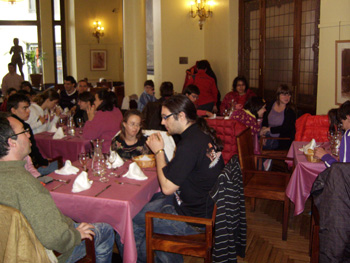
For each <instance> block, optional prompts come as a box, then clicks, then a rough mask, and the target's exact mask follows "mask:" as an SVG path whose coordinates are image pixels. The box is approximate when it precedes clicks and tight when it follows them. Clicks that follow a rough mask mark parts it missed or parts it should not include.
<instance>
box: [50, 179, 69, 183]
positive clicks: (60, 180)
mask: <svg viewBox="0 0 350 263" xmlns="http://www.w3.org/2000/svg"><path fill="white" fill-rule="evenodd" d="M52 180H54V181H58V182H62V183H67V181H66V180H62V179H55V178H52Z"/></svg>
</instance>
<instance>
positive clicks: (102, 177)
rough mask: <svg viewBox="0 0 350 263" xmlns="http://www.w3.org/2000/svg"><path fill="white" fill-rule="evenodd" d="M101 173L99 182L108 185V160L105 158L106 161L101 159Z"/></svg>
mask: <svg viewBox="0 0 350 263" xmlns="http://www.w3.org/2000/svg"><path fill="white" fill-rule="evenodd" d="M100 161H101V168H102V169H101V171H100V179H99V181H100V182H102V183H107V182H108V181H109V179H108V177H106V176H105V174H106V169H107V160H106V159H105V158H104V159H101V160H100Z"/></svg>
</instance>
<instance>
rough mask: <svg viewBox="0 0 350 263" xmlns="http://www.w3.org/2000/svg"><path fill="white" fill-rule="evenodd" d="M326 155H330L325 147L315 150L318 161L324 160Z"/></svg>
mask: <svg viewBox="0 0 350 263" xmlns="http://www.w3.org/2000/svg"><path fill="white" fill-rule="evenodd" d="M326 154H328V152H327V151H326V150H325V149H324V148H323V147H317V148H315V150H314V156H315V157H317V158H318V159H322V157H323V156H324V155H326Z"/></svg>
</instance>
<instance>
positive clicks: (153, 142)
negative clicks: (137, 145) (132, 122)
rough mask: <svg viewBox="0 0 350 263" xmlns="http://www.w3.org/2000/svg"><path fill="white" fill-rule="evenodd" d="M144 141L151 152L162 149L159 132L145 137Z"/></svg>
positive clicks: (162, 144)
mask: <svg viewBox="0 0 350 263" xmlns="http://www.w3.org/2000/svg"><path fill="white" fill-rule="evenodd" d="M146 143H147V145H148V147H149V148H150V149H151V150H152V152H153V153H156V152H158V151H159V150H160V149H164V141H163V138H162V135H160V133H159V132H157V133H153V134H151V135H150V136H149V137H148V138H147V141H146Z"/></svg>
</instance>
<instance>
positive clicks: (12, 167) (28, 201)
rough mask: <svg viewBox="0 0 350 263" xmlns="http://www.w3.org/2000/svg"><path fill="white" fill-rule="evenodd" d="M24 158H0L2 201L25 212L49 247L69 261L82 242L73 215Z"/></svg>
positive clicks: (60, 258) (62, 258) (0, 194)
mask: <svg viewBox="0 0 350 263" xmlns="http://www.w3.org/2000/svg"><path fill="white" fill-rule="evenodd" d="M24 164H25V162H24V161H0V185H1V187H0V203H1V204H4V205H7V206H11V207H14V208H16V209H18V210H20V211H21V212H22V214H23V215H24V216H25V217H26V218H27V220H28V222H29V224H30V225H31V226H32V228H33V230H34V233H35V235H36V236H37V238H38V239H39V241H40V242H41V243H42V244H43V246H44V247H46V248H47V249H51V250H55V251H57V252H59V253H62V255H61V256H60V257H59V262H65V261H66V260H67V259H68V257H69V256H70V255H71V254H72V251H73V249H74V247H75V246H76V245H78V244H80V242H81V236H80V233H79V231H78V230H76V229H75V228H74V225H73V221H72V219H70V218H68V217H66V216H64V215H63V214H62V213H61V212H60V211H59V210H58V208H57V207H56V205H55V203H54V201H53V200H52V198H51V195H50V193H49V191H48V190H47V189H46V188H44V187H43V186H42V185H41V183H40V182H39V181H38V180H37V179H36V178H34V177H33V176H32V175H31V174H30V173H29V172H27V170H25V168H24Z"/></svg>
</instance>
